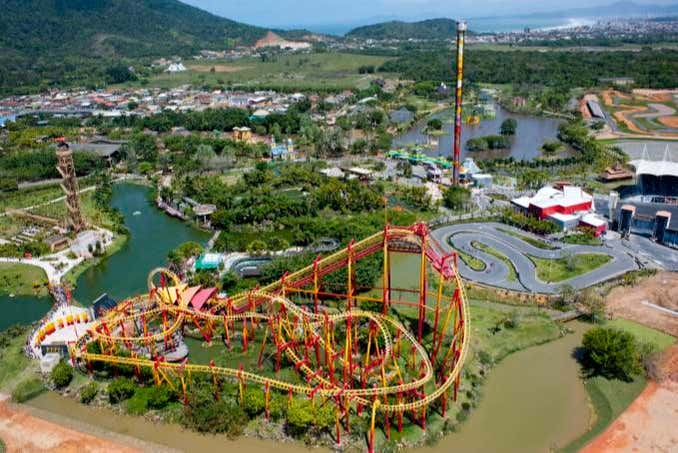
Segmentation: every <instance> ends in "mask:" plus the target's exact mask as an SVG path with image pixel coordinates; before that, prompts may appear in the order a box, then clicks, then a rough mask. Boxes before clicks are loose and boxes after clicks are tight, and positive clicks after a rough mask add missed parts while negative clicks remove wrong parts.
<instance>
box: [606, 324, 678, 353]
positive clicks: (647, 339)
mask: <svg viewBox="0 0 678 453" xmlns="http://www.w3.org/2000/svg"><path fill="white" fill-rule="evenodd" d="M605 326H607V327H614V328H617V329H620V330H624V331H626V332H630V333H632V334H633V335H634V336H635V337H636V338H637V339H638V341H640V342H643V343H650V344H652V345H654V346H655V347H656V348H657V350H658V351H663V350H664V349H666V348H668V347H669V346H671V345H672V344H673V343H675V342H676V339H675V338H674V337H672V336H671V335H667V334H665V333H664V332H660V331H658V330H654V329H651V328H649V327H645V326H643V325H641V324H638V323H635V322H633V321H628V320H626V319H615V320H613V321H608V322H607V323H605Z"/></svg>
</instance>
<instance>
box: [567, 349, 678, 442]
mask: <svg viewBox="0 0 678 453" xmlns="http://www.w3.org/2000/svg"><path fill="white" fill-rule="evenodd" d="M661 367H662V371H663V373H662V374H663V379H662V380H661V382H654V381H651V382H650V383H649V384H648V385H647V387H645V390H643V392H642V393H641V394H640V395H639V396H638V398H636V399H635V401H634V402H633V403H631V405H630V406H629V407H628V408H627V409H626V410H625V411H624V412H623V413H622V414H621V415H620V416H619V417H618V418H617V419H616V420H615V421H614V422H613V423H612V424H611V425H610V426H609V427H608V428H607V429H606V430H605V431H604V432H603V433H602V434H601V435H600V436H598V437H596V438H595V439H594V440H593V441H591V442H590V443H589V444H588V445H587V446H586V447H584V448H583V449H582V450H581V452H580V453H611V452H614V453H627V452H628V453H631V452H634V453H635V452H670V451H676V450H677V449H678V432H677V431H676V418H677V415H678V345H674V346H672V347H671V348H670V349H669V350H668V351H667V352H666V353H665V355H664V359H663V361H662V365H661Z"/></svg>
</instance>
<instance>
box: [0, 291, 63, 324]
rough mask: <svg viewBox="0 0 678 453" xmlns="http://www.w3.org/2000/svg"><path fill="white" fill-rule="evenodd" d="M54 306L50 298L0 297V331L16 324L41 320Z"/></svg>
mask: <svg viewBox="0 0 678 453" xmlns="http://www.w3.org/2000/svg"><path fill="white" fill-rule="evenodd" d="M51 306H52V299H51V298H50V297H35V296H15V297H9V296H8V295H4V294H3V295H0V310H2V316H0V331H2V330H5V329H6V328H8V327H9V326H12V325H14V324H30V323H32V322H34V321H37V320H38V319H41V318H42V317H43V316H44V315H45V313H47V312H48V311H49V309H50V307H51Z"/></svg>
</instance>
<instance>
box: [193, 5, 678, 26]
mask: <svg viewBox="0 0 678 453" xmlns="http://www.w3.org/2000/svg"><path fill="white" fill-rule="evenodd" d="M182 1H183V2H184V3H188V4H190V5H194V6H197V7H199V8H202V9H205V10H207V11H210V12H212V13H214V14H218V15H220V16H223V17H227V18H229V19H233V20H237V21H241V22H245V23H248V24H252V25H260V26H269V27H283V28H289V27H290V26H292V25H312V24H313V25H314V24H369V23H375V22H380V21H384V20H393V19H404V20H421V19H426V18H433V17H451V18H460V17H464V18H473V17H492V16H501V15H518V14H531V13H536V12H545V11H554V10H563V9H573V8H589V7H595V6H603V5H608V4H610V3H613V2H614V1H615V0H567V1H566V2H563V1H562V0H540V1H535V0H454V1H451V0H334V1H332V0H182ZM633 1H634V3H636V4H654V5H669V4H676V1H677V0H633Z"/></svg>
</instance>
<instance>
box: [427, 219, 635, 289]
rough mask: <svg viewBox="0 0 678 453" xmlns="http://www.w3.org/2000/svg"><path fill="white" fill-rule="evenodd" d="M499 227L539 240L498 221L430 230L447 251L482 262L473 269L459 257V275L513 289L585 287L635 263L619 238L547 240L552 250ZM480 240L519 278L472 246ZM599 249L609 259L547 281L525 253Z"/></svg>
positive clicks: (544, 254) (548, 255) (558, 253)
mask: <svg viewBox="0 0 678 453" xmlns="http://www.w3.org/2000/svg"><path fill="white" fill-rule="evenodd" d="M501 230H511V231H514V232H516V233H519V234H521V235H524V236H529V237H533V238H534V239H539V240H542V241H543V239H542V238H539V237H538V236H534V235H531V234H530V233H526V232H525V231H522V230H518V229H516V228H513V227H510V226H507V225H503V224H499V223H466V224H459V225H449V226H444V227H441V228H438V229H436V230H434V231H433V236H434V237H435V238H436V239H437V240H438V241H439V242H440V243H441V244H442V245H443V246H444V247H447V248H448V249H449V250H450V251H451V250H452V249H453V248H454V249H457V250H459V251H461V252H464V253H467V254H469V255H471V256H473V257H475V258H477V259H479V260H481V261H483V262H484V263H485V270H484V271H475V270H473V269H471V268H470V267H468V266H467V265H466V264H465V263H464V262H463V261H462V260H459V271H460V273H461V275H462V277H464V278H466V279H468V280H472V281H476V282H479V283H483V284H486V285H491V286H497V287H501V288H506V289H512V290H523V291H524V290H527V291H531V292H536V293H546V294H555V293H558V292H559V290H560V288H561V287H562V285H565V284H568V285H571V286H572V287H574V288H575V289H581V288H586V287H589V286H593V285H595V284H598V283H601V282H604V281H606V280H609V279H611V278H614V277H617V276H620V275H623V274H625V273H626V272H629V271H631V270H634V269H637V268H638V265H637V264H636V260H635V259H634V257H633V256H631V255H630V254H629V253H628V252H630V250H629V249H627V248H625V247H621V246H620V245H621V241H619V240H611V241H607V242H606V244H605V245H603V246H589V245H571V244H564V243H561V242H557V241H550V242H549V244H550V245H551V246H553V247H554V249H553V250H546V249H540V248H538V247H535V246H533V245H531V244H528V243H527V242H525V241H523V240H522V239H520V238H518V237H515V236H512V235H510V234H507V233H505V232H504V231H501ZM476 241H477V242H480V243H482V244H485V245H487V246H489V247H491V248H493V249H495V250H496V251H498V252H499V253H501V254H503V255H505V256H506V257H507V258H508V259H509V260H510V261H511V262H512V263H513V266H514V268H515V270H516V274H517V275H518V281H508V280H507V277H508V275H509V268H508V267H507V265H506V263H505V262H504V261H502V260H500V259H498V258H497V257H495V256H492V255H490V254H488V253H485V252H483V251H481V250H478V249H477V248H475V247H474V246H473V245H472V244H471V243H472V242H476ZM581 253H601V254H605V255H609V256H610V257H612V260H611V261H609V262H608V263H606V264H605V265H603V266H601V267H599V268H597V269H594V270H592V271H591V272H588V273H586V274H583V275H579V276H576V277H573V278H570V279H568V280H563V281H561V282H556V283H546V282H543V281H541V280H539V279H538V278H537V273H536V268H535V265H534V263H533V262H532V260H530V258H529V257H528V256H527V255H532V256H535V257H538V258H546V259H559V258H563V257H565V256H567V255H568V254H581Z"/></svg>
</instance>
